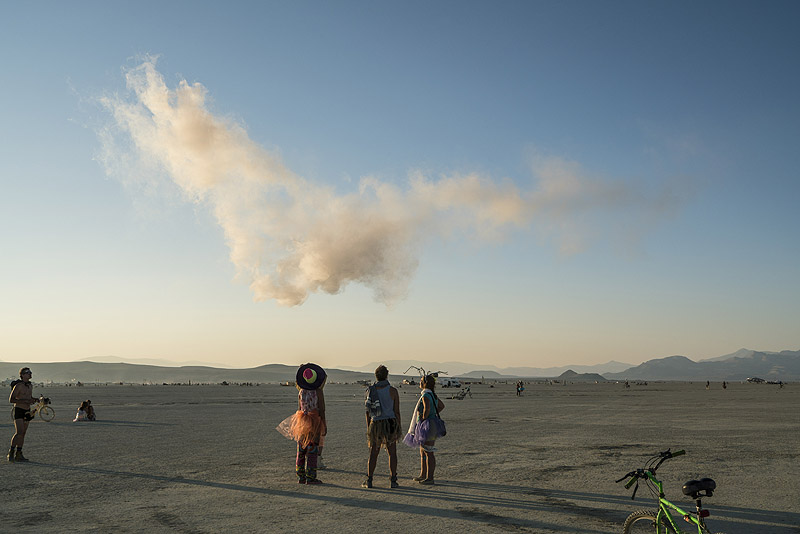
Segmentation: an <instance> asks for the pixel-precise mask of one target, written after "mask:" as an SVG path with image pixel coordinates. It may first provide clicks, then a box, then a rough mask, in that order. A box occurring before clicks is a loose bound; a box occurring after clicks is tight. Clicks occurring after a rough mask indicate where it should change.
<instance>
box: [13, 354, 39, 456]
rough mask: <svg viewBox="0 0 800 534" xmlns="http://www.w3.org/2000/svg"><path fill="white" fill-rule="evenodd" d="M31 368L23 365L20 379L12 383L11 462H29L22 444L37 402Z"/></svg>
mask: <svg viewBox="0 0 800 534" xmlns="http://www.w3.org/2000/svg"><path fill="white" fill-rule="evenodd" d="M32 376H33V373H31V370H30V368H28V367H23V368H22V369H20V370H19V380H14V381H13V382H12V383H11V388H12V389H11V395H9V397H8V402H10V403H12V404H13V405H14V407H13V408H12V409H11V418H12V419H13V420H14V431H15V432H14V436H13V437H12V438H11V448H10V449H9V451H8V461H9V462H27V461H28V459H27V458H25V457H24V456H23V455H22V445H24V444H25V433H26V432H27V431H28V425H29V424H30V422H31V419H33V415H32V414H31V404H35V403H36V402H37V399H34V398H33V384H31V377H32Z"/></svg>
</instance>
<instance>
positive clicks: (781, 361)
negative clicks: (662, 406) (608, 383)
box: [603, 349, 800, 382]
mask: <svg viewBox="0 0 800 534" xmlns="http://www.w3.org/2000/svg"><path fill="white" fill-rule="evenodd" d="M603 376H605V377H606V378H608V379H609V380H625V379H629V380H630V379H634V380H745V379H747V378H750V377H759V378H763V379H765V380H774V381H777V380H781V381H784V382H788V381H794V380H800V351H791V350H784V351H781V352H759V351H754V350H749V349H741V350H739V351H737V352H735V353H733V354H729V355H727V356H723V357H721V358H711V359H709V360H701V361H699V362H695V361H692V360H690V359H689V358H687V357H685V356H669V357H666V358H659V359H655V360H650V361H647V362H644V363H643V364H641V365H637V366H636V367H631V368H630V369H626V370H625V371H622V372H618V373H603Z"/></svg>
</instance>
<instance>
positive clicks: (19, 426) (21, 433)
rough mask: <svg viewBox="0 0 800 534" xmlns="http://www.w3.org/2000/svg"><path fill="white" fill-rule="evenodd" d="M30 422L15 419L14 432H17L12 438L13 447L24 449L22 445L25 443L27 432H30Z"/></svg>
mask: <svg viewBox="0 0 800 534" xmlns="http://www.w3.org/2000/svg"><path fill="white" fill-rule="evenodd" d="M29 424H30V421H26V420H25V419H14V430H15V431H16V432H15V434H14V437H12V438H11V446H12V447H17V448H20V449H21V448H22V445H23V444H24V443H25V432H27V431H28V425H29Z"/></svg>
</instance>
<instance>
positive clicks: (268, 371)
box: [0, 349, 800, 384]
mask: <svg viewBox="0 0 800 534" xmlns="http://www.w3.org/2000/svg"><path fill="white" fill-rule="evenodd" d="M109 359H111V358H109ZM158 361H162V360H158ZM165 363H173V362H166V361H165ZM381 363H383V364H384V365H386V366H387V367H388V368H389V371H390V374H391V375H392V376H394V377H399V376H402V375H404V374H409V375H412V376H416V374H417V371H416V370H415V369H411V370H410V371H409V372H408V373H406V370H407V369H409V367H410V366H412V365H413V366H417V367H424V368H425V370H426V371H428V372H434V371H446V372H447V375H448V376H453V377H462V378H480V377H483V378H485V379H514V378H519V377H524V378H560V379H563V380H573V381H579V380H592V381H594V380H597V381H600V380H602V379H607V380H682V381H698V380H700V381H705V380H717V381H720V380H729V381H739V380H745V379H747V378H750V377H759V378H763V379H765V380H775V381H777V380H782V381H784V382H789V381H797V380H800V351H789V350H784V351H781V352H760V351H754V350H749V349H741V350H738V351H736V352H735V353H733V354H728V355H725V356H720V357H718V358H710V359H707V360H701V361H698V362H695V361H693V360H690V359H689V358H687V357H685V356H668V357H666V358H657V359H653V360H649V361H646V362H644V363H642V364H641V365H637V366H631V365H629V364H624V363H620V362H615V361H610V362H608V363H605V364H601V365H570V366H563V367H546V368H538V367H507V368H498V367H495V366H490V365H489V366H486V365H474V364H467V363H463V362H444V363H441V362H438V363H437V362H419V361H414V360H388V361H385V362H374V363H371V364H368V365H365V366H364V367H360V368H355V369H354V368H349V369H326V371H328V376H329V378H328V380H329V381H330V382H356V381H359V380H371V379H373V377H374V375H373V372H374V370H375V368H376V367H377V366H378V365H380V364H381ZM24 365H29V364H27V363H9V362H0V380H3V379H5V378H8V379H13V378H16V377H17V374H18V371H19V368H20V367H22V366H24ZM30 365H31V367H32V368H33V371H34V381H35V382H47V381H52V382H59V383H67V382H75V381H81V382H125V383H151V384H162V383H175V382H180V383H186V382H189V381H191V382H197V383H220V382H223V381H227V382H257V383H270V382H271V383H277V382H290V381H293V380H294V377H295V372H296V370H297V368H296V367H295V366H290V365H282V364H268V365H262V366H259V367H253V368H248V369H225V368H219V367H209V366H203V365H183V366H179V367H173V366H164V365H141V364H132V363H101V362H93V361H82V362H64V363H37V364H30ZM173 365H175V364H174V363H173ZM600 375H602V376H600Z"/></svg>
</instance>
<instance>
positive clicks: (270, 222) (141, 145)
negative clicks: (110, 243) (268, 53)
mask: <svg viewBox="0 0 800 534" xmlns="http://www.w3.org/2000/svg"><path fill="white" fill-rule="evenodd" d="M126 81H127V87H128V93H126V94H124V95H116V96H112V97H106V98H104V99H102V103H103V105H104V106H105V108H106V109H107V110H108V111H109V112H110V114H111V116H112V117H113V122H112V123H111V125H110V126H109V127H108V128H106V129H105V130H103V131H101V132H100V138H101V141H102V147H103V148H102V154H101V157H100V161H101V162H102V163H103V165H104V166H105V168H106V172H107V173H108V174H109V175H110V176H113V177H116V178H118V179H120V180H122V181H123V182H125V183H126V184H128V185H131V184H132V185H135V186H137V187H139V188H142V189H144V190H146V191H150V192H154V193H155V194H158V193H159V192H163V191H164V190H165V189H168V188H169V187H174V186H177V188H178V190H179V191H180V193H181V195H182V196H183V197H184V198H186V199H188V200H189V201H191V202H195V203H198V204H201V205H204V206H207V207H208V208H209V209H210V210H211V211H212V212H213V214H214V216H215V217H216V220H217V221H218V223H219V225H220V226H221V227H222V229H223V231H224V234H225V238H226V240H227V243H228V246H229V248H230V258H231V261H232V262H233V263H234V265H235V266H236V268H237V271H238V273H239V276H240V277H242V278H244V279H246V280H247V281H248V282H249V283H250V288H251V289H252V291H253V293H254V297H255V299H256V300H259V301H263V300H269V299H274V300H276V301H277V302H278V303H280V304H283V305H288V306H294V305H299V304H302V303H303V302H304V301H305V300H306V298H307V297H308V295H309V294H310V293H314V292H319V291H324V292H327V293H331V294H336V293H339V292H340V291H342V290H343V289H344V287H345V286H347V284H349V283H351V282H357V283H361V284H364V285H366V286H367V287H370V288H371V289H372V290H373V291H374V294H375V298H376V299H377V300H379V301H381V302H384V303H386V304H387V305H391V304H393V303H395V302H397V301H398V300H400V299H402V298H403V297H404V296H405V295H406V293H407V290H408V287H409V284H410V281H411V279H412V278H413V275H414V273H415V271H416V268H417V264H418V260H417V257H418V254H419V252H420V248H421V244H422V243H424V242H425V241H426V239H430V238H432V237H437V236H438V237H447V236H450V235H452V234H453V232H467V233H469V235H473V236H475V237H477V238H481V239H487V240H494V239H499V238H502V237H503V236H504V235H505V234H507V233H508V232H509V231H510V230H513V229H522V228H528V227H530V226H531V225H535V226H536V227H537V228H538V229H539V231H541V232H542V235H544V236H546V237H548V238H552V239H553V240H555V241H557V242H559V246H560V248H561V249H562V250H563V251H565V252H574V251H577V250H580V248H581V247H582V246H583V238H584V236H586V229H587V227H588V226H590V225H587V224H585V223H581V220H582V218H583V216H585V215H586V214H587V213H591V212H593V211H597V210H600V211H604V210H605V211H608V210H612V211H613V210H617V209H619V210H624V209H625V208H626V207H630V206H633V205H639V206H641V204H642V203H644V204H650V205H656V204H658V203H659V202H662V201H663V198H649V199H648V198H643V197H642V195H641V194H636V193H635V191H634V190H632V188H630V187H629V186H626V185H623V184H620V183H617V184H610V185H609V184H607V183H603V182H599V181H590V180H587V179H586V178H584V177H582V172H581V169H580V168H579V166H577V165H576V164H574V163H569V162H564V161H563V160H560V159H557V158H549V159H546V158H545V159H541V160H539V161H537V162H536V163H535V165H534V175H535V176H536V177H538V184H536V185H537V186H538V187H534V188H532V189H530V190H528V191H520V190H519V188H518V187H517V186H516V185H514V183H512V182H511V181H510V180H506V181H501V182H499V183H498V182H496V181H494V180H491V179H490V178H488V177H485V176H481V175H478V174H468V175H454V176H444V177H439V178H438V179H436V180H432V179H430V178H429V177H427V176H425V175H423V174H422V173H413V174H412V175H411V176H410V178H409V182H408V186H407V187H406V188H400V187H397V186H395V185H392V184H389V183H383V182H380V181H378V180H376V179H372V178H365V179H363V180H362V181H361V183H360V185H359V188H358V190H357V191H355V192H352V193H350V194H344V195H342V194H336V193H335V192H334V191H333V190H332V189H331V188H329V187H326V186H323V185H319V184H314V183H309V182H308V181H306V180H304V179H303V178H302V177H300V176H297V175H296V174H295V173H293V172H292V171H291V170H290V169H287V168H286V166H285V165H284V164H283V162H282V161H281V159H280V157H279V156H278V155H276V154H274V153H272V152H270V151H268V150H266V149H264V148H263V147H261V146H259V145H257V144H256V143H254V142H253V141H252V140H251V139H250V138H249V137H248V135H247V132H246V131H245V129H244V128H243V127H242V126H241V125H240V124H238V123H237V122H236V121H233V120H231V119H228V118H225V117H220V116H216V115H214V114H212V113H211V112H210V111H209V110H208V108H207V106H206V96H207V91H206V89H205V87H203V86H202V85H201V84H199V83H194V84H189V83H187V82H186V81H181V82H180V83H179V84H178V86H177V88H175V89H170V88H169V87H167V85H166V83H165V82H164V79H163V77H162V76H161V74H160V73H159V72H158V71H157V69H156V60H155V59H154V58H146V59H145V60H144V61H143V63H142V64H141V65H139V66H138V67H136V68H133V69H130V70H128V71H127V73H126ZM657 196H659V197H663V195H657Z"/></svg>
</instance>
